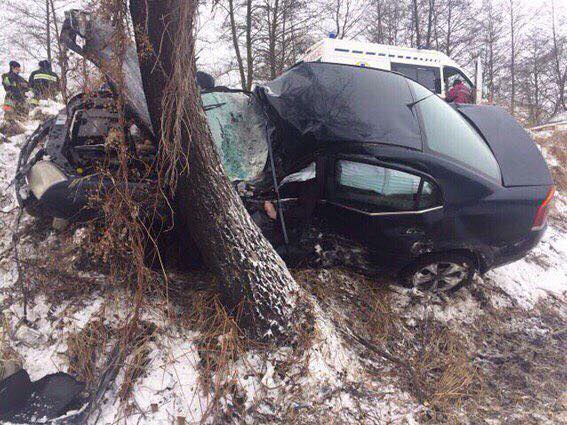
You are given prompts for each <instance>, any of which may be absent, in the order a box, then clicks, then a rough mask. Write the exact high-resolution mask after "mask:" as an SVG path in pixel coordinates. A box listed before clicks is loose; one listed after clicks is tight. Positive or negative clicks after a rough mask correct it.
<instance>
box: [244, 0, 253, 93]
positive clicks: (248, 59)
mask: <svg viewBox="0 0 567 425" xmlns="http://www.w3.org/2000/svg"><path fill="white" fill-rule="evenodd" d="M246 67H247V72H246V81H247V83H246V90H248V91H250V90H252V82H253V80H254V57H253V56H252V0H247V1H246Z"/></svg>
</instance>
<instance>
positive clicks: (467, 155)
mask: <svg viewBox="0 0 567 425" xmlns="http://www.w3.org/2000/svg"><path fill="white" fill-rule="evenodd" d="M410 84H411V85H412V88H414V90H415V92H416V98H417V99H418V100H419V102H418V103H416V108H418V109H419V112H420V113H421V116H422V119H423V130H424V133H425V138H426V143H427V147H428V148H429V149H431V150H432V151H434V152H437V153H439V154H441V155H443V156H446V157H449V158H451V159H454V160H456V161H458V162H460V163H462V164H464V165H466V166H467V167H469V168H472V169H474V170H476V171H480V172H481V173H482V174H484V175H486V176H488V177H490V178H492V179H494V180H497V181H498V182H501V181H502V178H501V175H500V167H499V165H498V162H497V161H496V158H495V157H494V154H493V153H492V151H491V150H490V148H489V147H488V145H487V144H486V142H485V141H484V139H483V138H482V137H481V136H480V135H479V134H478V132H477V131H476V130H475V129H474V128H473V127H472V126H471V125H470V124H469V123H468V122H467V120H465V119H464V118H463V117H462V116H461V115H460V114H459V113H458V112H457V111H455V110H454V109H453V108H452V107H451V106H450V105H448V104H447V103H446V102H445V101H444V100H442V99H440V98H439V97H438V96H435V95H434V96H431V95H430V96H425V92H426V90H425V89H424V88H423V87H421V86H419V85H418V84H415V83H413V82H411V83H410ZM429 94H431V93H429Z"/></svg>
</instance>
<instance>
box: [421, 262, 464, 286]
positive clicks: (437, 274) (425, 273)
mask: <svg viewBox="0 0 567 425" xmlns="http://www.w3.org/2000/svg"><path fill="white" fill-rule="evenodd" d="M470 267H471V266H470V265H469V264H467V263H454V262H450V261H447V262H443V261H439V262H434V263H431V264H428V265H427V266H425V267H423V268H421V269H420V270H418V271H417V272H416V273H415V274H414V275H413V278H412V283H413V287H414V288H416V289H420V290H425V291H432V292H447V291H450V290H451V289H453V288H455V287H456V286H458V285H459V284H460V283H461V282H463V281H464V280H465V279H467V276H468V275H469V273H470Z"/></svg>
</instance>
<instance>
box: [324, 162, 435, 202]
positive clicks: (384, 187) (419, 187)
mask: <svg viewBox="0 0 567 425" xmlns="http://www.w3.org/2000/svg"><path fill="white" fill-rule="evenodd" d="M335 181H336V190H335V194H336V196H337V197H338V198H341V199H344V200H348V201H352V202H354V203H356V204H358V205H361V204H362V205H363V206H364V205H366V206H373V207H374V208H370V209H373V210H378V211H384V212H387V211H415V210H417V209H418V208H419V209H424V208H429V207H431V206H433V204H436V203H437V204H438V203H439V198H440V197H439V193H438V191H437V189H436V187H435V186H434V185H433V184H431V183H429V182H427V181H426V180H424V179H422V178H421V177H420V176H416V175H413V174H410V173H406V172H404V171H399V170H395V169H392V168H385V167H381V166H379V165H374V164H367V163H363V162H356V161H348V160H338V161H337V162H336V164H335ZM422 181H423V183H422ZM426 188H427V189H426ZM420 193H421V194H422V196H421V198H423V199H418V198H420V196H419V195H420Z"/></svg>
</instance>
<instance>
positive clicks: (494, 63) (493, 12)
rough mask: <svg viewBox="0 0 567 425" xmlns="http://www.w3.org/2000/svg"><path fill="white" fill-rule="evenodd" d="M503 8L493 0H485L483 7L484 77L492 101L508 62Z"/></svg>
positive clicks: (481, 18) (481, 17)
mask: <svg viewBox="0 0 567 425" xmlns="http://www.w3.org/2000/svg"><path fill="white" fill-rule="evenodd" d="M501 16H502V8H500V7H499V6H498V5H496V4H494V1H493V0H484V1H483V3H482V8H481V15H480V22H481V39H480V41H481V45H482V47H483V51H484V55H483V70H484V75H483V79H484V81H485V82H486V87H487V90H488V99H489V100H490V101H492V100H493V99H494V97H495V94H496V84H497V79H498V76H499V75H500V71H501V70H502V69H503V68H504V66H505V64H506V58H505V55H504V52H503V49H504V48H505V46H504V44H503V34H504V22H503V21H502V19H501Z"/></svg>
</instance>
